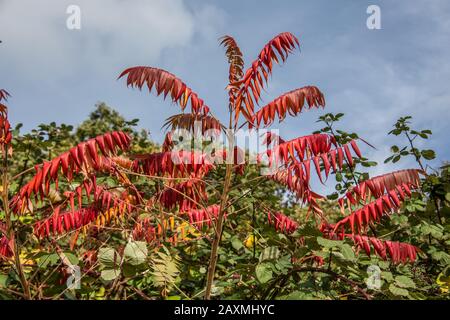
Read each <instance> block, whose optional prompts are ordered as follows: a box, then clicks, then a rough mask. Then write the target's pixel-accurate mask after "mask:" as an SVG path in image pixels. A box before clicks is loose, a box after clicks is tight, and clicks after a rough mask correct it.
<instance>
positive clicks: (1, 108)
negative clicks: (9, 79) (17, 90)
mask: <svg viewBox="0 0 450 320" xmlns="http://www.w3.org/2000/svg"><path fill="white" fill-rule="evenodd" d="M10 96H11V95H10V94H9V93H8V91H6V90H5V89H0V115H2V116H5V115H6V114H7V113H8V107H7V106H5V105H4V104H3V103H1V102H2V100H4V101H8V97H10Z"/></svg>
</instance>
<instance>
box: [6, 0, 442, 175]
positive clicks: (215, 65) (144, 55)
mask: <svg viewBox="0 0 450 320" xmlns="http://www.w3.org/2000/svg"><path fill="white" fill-rule="evenodd" d="M69 5H77V6H79V8H80V10H81V29H79V30H70V29H68V28H67V26H66V20H67V19H68V17H69V14H67V13H66V10H67V7H68V6H69ZM369 5H378V6H379V7H380V10H381V11H380V12H381V29H379V30H370V29H368V28H367V26H366V20H367V18H368V17H369V14H368V13H367V12H366V10H367V7H368V6H369ZM284 31H289V32H292V33H293V34H295V35H296V36H297V37H298V38H299V40H300V47H301V50H300V51H297V52H295V54H293V55H292V56H290V57H289V58H288V60H287V62H286V63H285V64H283V65H282V66H276V67H275V68H274V72H273V75H272V77H271V79H270V81H269V86H268V87H267V92H266V93H265V94H263V103H264V102H265V103H268V102H270V101H271V100H272V99H274V98H276V97H277V96H278V95H280V94H282V93H284V92H287V91H290V90H292V89H295V88H299V87H303V86H306V85H315V86H317V87H319V88H320V89H321V91H322V92H323V93H324V94H325V97H326V107H325V109H324V110H322V109H321V110H310V111H306V112H304V113H302V114H301V115H300V116H298V117H296V118H289V119H287V120H286V121H285V122H283V123H282V124H279V125H278V124H276V125H274V126H273V127H272V128H276V129H279V130H280V133H281V136H282V137H283V138H285V139H289V138H295V137H298V136H301V135H306V134H309V133H311V132H312V131H314V130H317V129H318V128H320V126H319V124H317V123H316V122H315V121H316V120H317V118H318V117H319V116H320V115H323V114H324V113H327V112H333V113H338V112H342V113H345V117H344V119H343V120H342V122H341V123H340V124H339V126H341V128H342V129H344V130H346V131H351V132H357V133H358V134H359V135H360V136H361V137H363V138H364V139H366V140H367V141H369V142H370V143H371V144H373V145H374V146H375V147H376V149H371V148H369V147H364V146H361V147H362V149H363V153H364V154H365V155H366V157H368V158H370V159H372V160H375V161H378V162H379V163H380V164H381V165H380V166H378V167H376V168H375V169H372V172H371V173H372V174H378V173H382V172H386V170H398V169H402V168H406V167H415V166H416V165H415V164H414V161H413V160H412V159H411V160H407V161H402V162H400V163H398V164H395V165H392V164H390V165H383V164H382V163H383V160H384V159H385V158H386V157H387V156H388V154H389V148H390V146H392V145H394V144H397V145H401V144H404V143H405V141H404V140H402V139H401V138H399V137H393V136H387V132H388V131H389V130H390V129H391V128H392V125H393V124H394V123H395V121H396V119H397V118H398V117H400V116H404V115H412V116H413V121H414V126H416V127H417V128H419V129H431V130H432V131H433V136H432V138H431V139H430V140H429V141H427V142H426V144H422V145H420V146H421V147H424V148H432V149H435V150H437V159H436V160H435V161H433V162H432V163H431V164H432V165H433V166H435V167H438V166H439V165H440V164H441V163H442V161H446V160H450V150H449V148H448V136H449V130H448V126H449V123H450V90H449V87H450V86H449V83H450V64H449V61H448V60H449V57H450V41H449V40H450V1H447V0H434V1H419V0H398V1H375V0H373V1H364V0H358V1H347V0H341V1H324V0H314V1H300V0H292V1H272V0H264V1H256V0H245V1H243V0H239V1H236V0H228V1H212V0H192V1H187V0H146V1H144V0H135V1H125V0H96V1H92V0H91V1H89V0H80V1H77V0H70V1H66V0H40V1H33V0H0V40H2V43H1V44H0V88H4V89H6V90H8V91H9V92H10V93H11V94H12V97H11V99H10V100H9V101H8V105H9V108H10V113H9V117H10V121H11V122H12V123H13V125H14V124H15V123H18V122H21V123H23V124H24V129H25V130H30V129H32V128H35V127H36V126H37V125H39V124H40V123H49V122H51V121H55V122H57V123H68V124H73V125H76V124H78V123H80V122H81V121H83V120H84V119H85V118H86V117H87V116H88V114H89V113H90V112H91V111H92V110H93V109H94V106H95V104H96V103H98V102H105V103H106V104H108V105H109V106H111V107H113V108H115V109H116V110H118V111H119V112H120V113H121V114H123V115H124V116H125V117H127V118H128V119H133V118H139V119H140V126H141V127H142V128H145V129H148V130H149V131H150V133H151V137H152V138H153V139H154V140H156V141H159V142H161V141H162V139H163V131H162V129H161V126H162V124H163V122H164V120H165V119H166V118H167V117H169V116H170V115H172V114H174V113H179V109H178V107H177V106H175V105H172V104H171V103H170V102H169V101H163V100H162V98H161V97H156V96H154V95H151V94H149V93H148V92H147V91H143V92H139V91H138V90H132V89H129V88H126V85H125V83H124V81H123V80H117V76H118V75H119V74H120V72H121V71H122V70H124V69H125V68H127V67H131V66H136V65H148V66H155V67H159V68H163V69H166V70H168V71H170V72H172V73H174V74H176V75H177V76H178V77H180V78H181V79H183V80H184V82H186V83H187V84H188V86H190V87H191V88H192V89H193V90H194V91H196V92H197V93H198V94H199V96H200V97H201V98H203V99H204V100H205V102H206V103H207V104H208V105H209V106H210V107H212V108H213V110H214V114H216V115H218V116H219V117H221V119H225V118H226V114H227V112H228V111H227V103H228V102H227V93H226V90H225V87H226V85H227V80H228V71H227V70H228V69H227V68H228V65H227V62H226V59H225V57H224V50H223V48H221V47H220V46H219V43H218V38H219V37H221V36H223V35H226V34H229V35H232V36H233V37H234V38H235V39H236V41H237V42H238V43H239V45H240V47H241V49H242V51H243V53H244V58H245V61H246V63H247V66H248V65H250V63H251V61H253V60H254V59H255V58H256V56H257V55H258V53H259V51H260V50H261V49H262V47H263V46H264V45H265V44H266V43H267V42H268V41H269V40H270V39H271V38H272V37H273V36H275V35H277V34H278V33H280V32H284Z"/></svg>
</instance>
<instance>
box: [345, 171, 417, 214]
mask: <svg viewBox="0 0 450 320" xmlns="http://www.w3.org/2000/svg"><path fill="white" fill-rule="evenodd" d="M421 173H423V171H422V170H418V169H406V170H400V171H395V172H390V173H386V174H383V175H380V176H377V177H374V178H371V179H367V180H365V181H363V182H361V183H359V184H358V185H357V186H355V187H353V188H352V189H351V190H350V191H349V192H347V193H346V195H345V198H341V199H339V205H340V206H341V209H344V204H345V199H347V201H348V202H350V204H351V205H356V204H357V203H358V202H359V201H362V202H363V203H366V201H367V199H370V198H371V197H374V198H379V197H381V196H382V195H383V194H384V193H386V192H389V191H391V190H395V189H397V187H398V186H403V188H404V189H405V191H406V192H408V193H410V189H416V188H418V187H419V186H420V176H419V174H421ZM399 192H401V189H400V190H399Z"/></svg>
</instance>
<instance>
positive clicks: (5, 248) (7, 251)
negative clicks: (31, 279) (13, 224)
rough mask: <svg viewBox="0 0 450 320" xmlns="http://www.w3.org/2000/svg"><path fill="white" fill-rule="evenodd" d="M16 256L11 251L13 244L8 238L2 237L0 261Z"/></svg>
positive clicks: (0, 241)
mask: <svg viewBox="0 0 450 320" xmlns="http://www.w3.org/2000/svg"><path fill="white" fill-rule="evenodd" d="M13 255H14V253H13V251H12V249H11V243H10V241H9V239H8V238H7V237H6V236H2V237H0V259H1V258H10V257H12V256H13Z"/></svg>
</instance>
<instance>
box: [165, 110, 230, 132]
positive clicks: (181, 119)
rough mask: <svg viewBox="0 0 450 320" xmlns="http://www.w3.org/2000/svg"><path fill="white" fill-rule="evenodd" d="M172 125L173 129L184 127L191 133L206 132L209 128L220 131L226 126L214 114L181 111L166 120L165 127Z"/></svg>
mask: <svg viewBox="0 0 450 320" xmlns="http://www.w3.org/2000/svg"><path fill="white" fill-rule="evenodd" d="M169 126H170V127H171V129H172V130H176V129H184V130H187V131H189V133H191V134H192V133H198V134H200V133H201V134H205V132H207V131H208V130H215V131H218V132H219V133H220V132H221V129H223V128H224V126H223V125H222V124H221V123H220V121H219V120H217V119H216V118H214V117H213V116H208V115H203V114H191V113H181V114H176V115H174V116H171V117H170V118H168V119H167V120H166V123H165V124H164V126H163V127H169Z"/></svg>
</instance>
